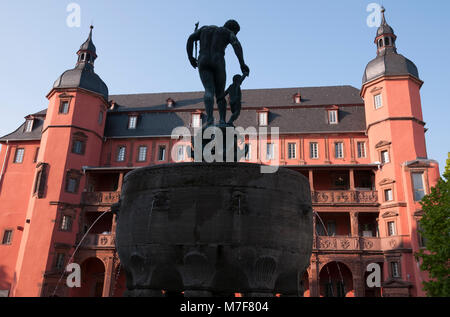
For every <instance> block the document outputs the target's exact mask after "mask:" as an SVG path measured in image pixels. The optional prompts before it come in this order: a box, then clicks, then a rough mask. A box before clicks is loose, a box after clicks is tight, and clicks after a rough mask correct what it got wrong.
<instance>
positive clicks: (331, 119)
mask: <svg viewBox="0 0 450 317" xmlns="http://www.w3.org/2000/svg"><path fill="white" fill-rule="evenodd" d="M337 114H338V113H337V110H329V111H328V123H329V124H337V123H338V116H337Z"/></svg>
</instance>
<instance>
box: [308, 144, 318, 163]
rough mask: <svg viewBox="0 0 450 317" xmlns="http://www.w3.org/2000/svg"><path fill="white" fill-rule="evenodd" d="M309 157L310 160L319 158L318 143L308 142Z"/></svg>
mask: <svg viewBox="0 0 450 317" xmlns="http://www.w3.org/2000/svg"><path fill="white" fill-rule="evenodd" d="M309 156H310V158H312V159H318V158H319V142H309Z"/></svg>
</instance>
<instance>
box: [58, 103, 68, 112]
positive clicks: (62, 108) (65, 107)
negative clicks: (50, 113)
mask: <svg viewBox="0 0 450 317" xmlns="http://www.w3.org/2000/svg"><path fill="white" fill-rule="evenodd" d="M59 113H62V114H67V113H69V101H67V100H62V101H61V104H60V105H59Z"/></svg>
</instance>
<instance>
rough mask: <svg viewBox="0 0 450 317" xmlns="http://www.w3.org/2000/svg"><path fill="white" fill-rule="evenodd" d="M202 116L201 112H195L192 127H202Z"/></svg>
mask: <svg viewBox="0 0 450 317" xmlns="http://www.w3.org/2000/svg"><path fill="white" fill-rule="evenodd" d="M201 122H202V120H201V116H200V114H199V113H195V114H193V115H192V127H194V128H200V126H201Z"/></svg>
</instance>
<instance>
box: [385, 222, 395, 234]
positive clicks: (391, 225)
mask: <svg viewBox="0 0 450 317" xmlns="http://www.w3.org/2000/svg"><path fill="white" fill-rule="evenodd" d="M387 235H388V237H392V236H396V235H397V228H396V226H395V221H388V222H387Z"/></svg>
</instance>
